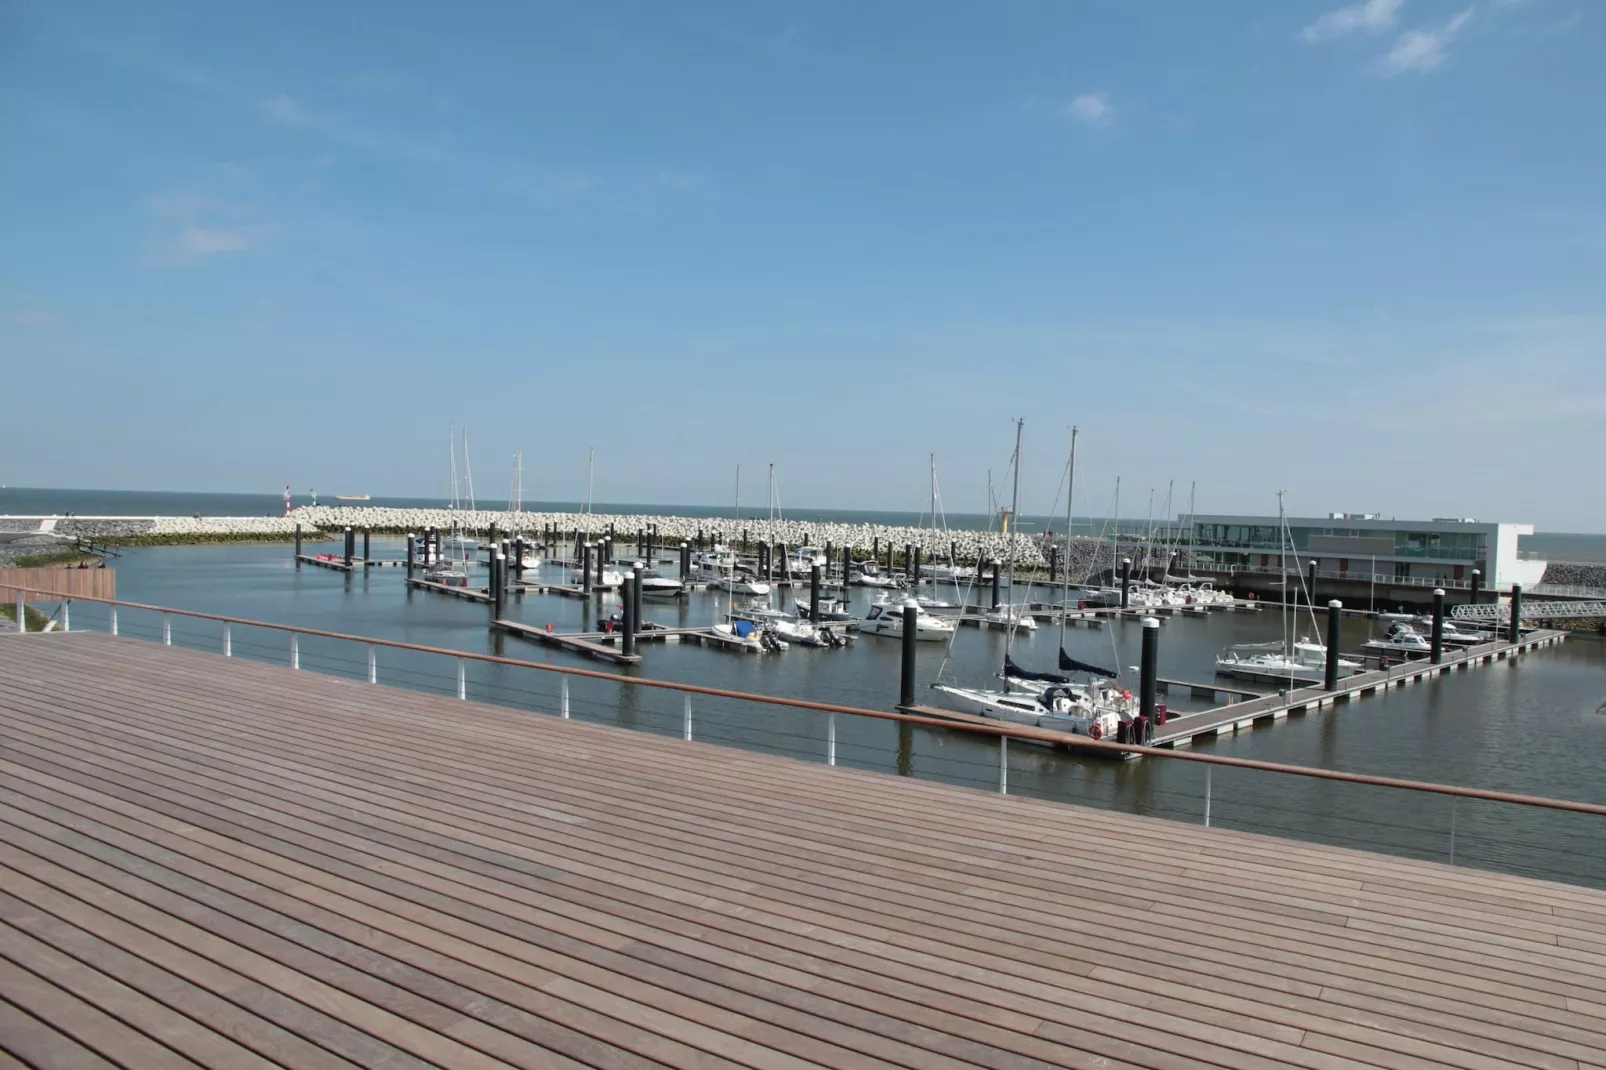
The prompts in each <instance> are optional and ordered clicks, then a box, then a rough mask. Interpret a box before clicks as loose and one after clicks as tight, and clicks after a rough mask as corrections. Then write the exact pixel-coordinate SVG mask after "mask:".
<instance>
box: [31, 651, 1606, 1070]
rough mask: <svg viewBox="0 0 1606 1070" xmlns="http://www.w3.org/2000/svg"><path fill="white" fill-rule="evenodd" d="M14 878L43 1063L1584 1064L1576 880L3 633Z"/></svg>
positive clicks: (199, 657) (1593, 905) (1581, 913)
mask: <svg viewBox="0 0 1606 1070" xmlns="http://www.w3.org/2000/svg"><path fill="white" fill-rule="evenodd" d="M0 883H3V887H4V890H3V892H0V1000H4V1001H6V1002H5V1003H4V1004H3V1005H0V1027H3V1024H4V1021H5V1020H6V1019H5V1018H4V1015H7V1014H9V1015H11V1016H12V1017H11V1018H10V1019H9V1020H10V1021H13V1022H15V1023H17V1024H18V1026H19V1027H23V1026H25V1027H26V1029H24V1031H23V1034H19V1035H23V1036H24V1037H25V1039H26V1038H29V1037H31V1038H33V1039H32V1041H31V1042H32V1043H34V1044H35V1047H36V1049H37V1051H39V1052H44V1053H46V1055H48V1053H49V1050H50V1049H51V1048H52V1047H54V1048H55V1049H57V1050H58V1051H62V1052H67V1051H71V1052H73V1053H75V1054H85V1052H84V1046H85V1044H86V1043H87V1045H88V1047H90V1048H96V1049H97V1050H98V1047H97V1046H102V1047H103V1046H104V1045H105V1044H107V1043H109V1042H110V1038H111V1037H112V1036H114V1035H115V1036H119V1037H120V1036H121V1035H122V1032H121V1031H127V1032H128V1034H129V1035H130V1036H133V1037H136V1038H138V1039H139V1040H142V1041H143V1042H145V1043H148V1044H153V1045H156V1047H155V1048H153V1049H152V1050H153V1051H154V1052H156V1053H158V1054H161V1055H162V1058H165V1059H168V1060H178V1061H177V1062H170V1063H169V1064H170V1065H205V1066H243V1067H252V1068H253V1070H254V1068H255V1067H258V1066H264V1065H284V1066H308V1067H313V1066H318V1067H322V1066H330V1067H334V1066H346V1065H368V1066H380V1065H385V1066H406V1065H420V1066H422V1065H425V1064H430V1063H432V1064H437V1065H454V1066H455V1065H464V1066H485V1067H491V1066H504V1065H512V1066H536V1065H540V1066H563V1065H603V1066H618V1067H630V1068H634V1067H643V1066H656V1065H673V1066H708V1067H716V1066H749V1067H785V1068H791V1067H802V1066H834V1067H861V1066H862V1067H869V1066H881V1065H903V1066H909V1067H926V1066H931V1067H947V1068H952V1070H960V1068H961V1067H969V1066H983V1067H994V1068H997V1070H1027V1068H1032V1070H1035V1068H1037V1067H1049V1066H1079V1067H1080V1066H1087V1067H1093V1066H1108V1067H1176V1068H1190V1070H1191V1068H1195V1067H1198V1068H1204V1067H1214V1068H1218V1070H1219V1068H1223V1067H1239V1066H1243V1067H1271V1066H1302V1067H1307V1068H1310V1070H1338V1068H1358V1067H1368V1066H1374V1067H1390V1068H1396V1067H1398V1068H1407V1067H1408V1068H1413V1070H1414V1068H1419V1067H1420V1068H1427V1067H1456V1068H1460V1070H1493V1068H1494V1067H1498V1066H1525V1067H1533V1068H1535V1070H1575V1068H1576V1067H1578V1066H1581V1065H1591V1064H1596V1065H1599V1064H1606V1017H1603V1016H1602V1013H1603V1012H1602V1008H1603V1007H1606V893H1602V892H1597V891H1595V890H1592V889H1587V888H1577V887H1571V886H1565V885H1559V884H1554V883H1548V882H1542V881H1535V880H1529V879H1526V878H1522V877H1515V876H1509V875H1505V874H1493V873H1479V872H1475V871H1467V870H1464V869H1451V868H1449V867H1446V866H1442V865H1438V864H1435V863H1431V862H1423V861H1417V860H1409V859H1399V858H1393V857H1390V856H1385V855H1378V854H1369V853H1367V852H1364V851H1356V850H1349V849H1339V848H1328V847H1323V846H1320V845H1315V844H1304V843H1291V842H1289V841H1285V840H1278V839H1275V838H1271V837H1266V836H1258V835H1254V834H1250V833H1242V832H1234V831H1231V830H1221V829H1201V828H1197V827H1190V826H1183V825H1178V824H1174V823H1169V822H1165V821H1159V820H1153V819H1146V818H1137V817H1132V816H1129V815H1125V814H1120V813H1114V812H1110V811H1100V810H1088V809H1083V808H1078V807H1069V806H1062V805H1057V804H1053V803H1046V802H1040V801H1035V800H1029V799H1021V798H1015V797H1000V796H998V795H996V794H993V793H988V792H977V791H972V790H967V789H962V788H953V787H947V786H944V785H940V784H933V783H929V782H925V783H923V782H916V781H909V780H902V779H898V778H893V777H888V776H884V775H880V774H874V773H867V772H861V771H855V770H851V769H846V768H835V769H833V768H828V767H825V766H823V765H819V764H811V763H808V762H798V761H795V760H790V759H784V758H776V757H773V756H768V755H762V754H755V753H752V752H747V751H740V750H732V749H726V748H720V747H714V746H708V745H701V744H691V745H687V744H685V743H682V742H680V741H678V740H672V739H667V738H664V737H659V736H653V735H650V734H646V733H639V732H630V731H626V730H622V729H615V728H611V727H607V726H601V725H595V724H586V723H580V722H566V721H561V720H558V719H556V718H548V717H540V716H533V715H531V714H529V713H526V712H521V711H516V710H510V709H505V708H499V707H494V706H485V705H481V704H479V703H474V702H459V701H455V700H452V699H448V698H442V697H438V696H432V695H427V694H422V693H417V692H408V691H397V690H392V689H389V688H383V687H380V688H375V687H372V686H371V685H366V684H360V683H356V682H352V681H345V680H339V679H331V678H329V677H321V676H316V675H313V674H310V673H295V672H292V671H289V670H288V669H284V668H280V667H277V666H272V665H267V664H262V663H254V662H250V661H246V660H244V659H223V658H221V657H217V656H213V655H207V654H201V653H197V652H194V651H185V650H181V649H176V648H166V647H160V646H155V645H153V644H147V643H142V642H139V641H136V640H128V639H123V640H112V639H108V638H106V637H102V636H84V635H74V636H70V637H68V636H62V637H54V636H52V637H41V638H40V640H38V641H36V642H29V643H26V644H22V643H18V644H6V645H4V646H3V647H0ZM31 922H37V925H35V924H31ZM41 985H44V986H48V987H43V988H42V987H40V986H41ZM69 989H70V991H69ZM63 1000H67V1001H70V1002H63ZM68 1008H73V1009H77V1008H83V1009H84V1011H85V1012H86V1015H87V1016H86V1017H84V1018H83V1026H82V1028H83V1030H84V1032H83V1033H82V1034H80V1033H78V1032H75V1031H74V1027H73V1026H72V1025H71V1022H70V1021H69V1018H70V1017H71V1016H69V1015H67V1014H66V1010H67V1009H68ZM97 1014H98V1015H100V1017H98V1018H97V1017H95V1015H97ZM41 1015H43V1017H41ZM57 1019H60V1021H59V1022H58V1021H57ZM3 1037H4V1034H3V1032H0V1048H5V1047H6V1044H5V1043H4V1042H3ZM163 1038H165V1040H164V1039H163ZM163 1053H165V1054H163ZM12 1054H14V1055H17V1056H18V1058H19V1059H21V1061H22V1062H23V1063H24V1064H29V1065H31V1064H32V1063H33V1062H34V1058H33V1056H32V1055H30V1054H28V1053H20V1054H19V1053H18V1052H16V1051H13V1052H12ZM41 1057H44V1056H41ZM62 1058H65V1056H63V1057H62ZM67 1064H68V1063H66V1062H63V1063H61V1065H67ZM73 1065H87V1066H94V1065H97V1064H96V1063H95V1062H94V1056H93V1055H87V1054H86V1058H85V1059H84V1060H83V1061H82V1062H81V1063H79V1064H73ZM151 1065H163V1064H162V1063H161V1062H160V1061H157V1062H152V1063H151Z"/></svg>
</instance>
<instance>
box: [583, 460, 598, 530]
mask: <svg viewBox="0 0 1606 1070" xmlns="http://www.w3.org/2000/svg"><path fill="white" fill-rule="evenodd" d="M596 461H597V447H595V446H592V447H591V448H590V449H589V450H587V451H586V504H585V514H586V515H587V516H590V515H591V478H592V476H593V475H594V474H595V472H596Z"/></svg>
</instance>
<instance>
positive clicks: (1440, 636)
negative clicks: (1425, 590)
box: [1431, 587, 1444, 665]
mask: <svg viewBox="0 0 1606 1070" xmlns="http://www.w3.org/2000/svg"><path fill="white" fill-rule="evenodd" d="M1431 658H1432V660H1433V664H1435V665H1437V664H1439V662H1441V661H1443V660H1444V588H1443V587H1435V588H1434V589H1433V653H1432V655H1431Z"/></svg>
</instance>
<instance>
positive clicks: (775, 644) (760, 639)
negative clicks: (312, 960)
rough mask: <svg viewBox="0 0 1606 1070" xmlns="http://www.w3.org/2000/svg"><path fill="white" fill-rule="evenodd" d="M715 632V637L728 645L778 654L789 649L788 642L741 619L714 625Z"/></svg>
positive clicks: (765, 629)
mask: <svg viewBox="0 0 1606 1070" xmlns="http://www.w3.org/2000/svg"><path fill="white" fill-rule="evenodd" d="M713 631H714V634H715V635H718V636H719V637H720V638H722V639H724V640H725V641H726V642H728V643H734V644H739V645H741V646H744V647H749V648H751V649H753V650H758V651H763V652H766V653H778V652H780V651H782V650H785V649H787V645H788V644H787V642H786V640H784V639H782V638H780V637H779V636H777V635H776V634H775V633H774V632H773V631H770V630H769V629H767V628H764V627H761V626H760V625H758V624H755V623H753V622H752V621H750V620H743V619H741V618H739V617H737V618H733V619H732V620H728V621H722V622H720V623H719V624H716V625H714V628H713Z"/></svg>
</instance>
